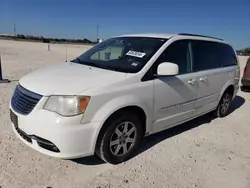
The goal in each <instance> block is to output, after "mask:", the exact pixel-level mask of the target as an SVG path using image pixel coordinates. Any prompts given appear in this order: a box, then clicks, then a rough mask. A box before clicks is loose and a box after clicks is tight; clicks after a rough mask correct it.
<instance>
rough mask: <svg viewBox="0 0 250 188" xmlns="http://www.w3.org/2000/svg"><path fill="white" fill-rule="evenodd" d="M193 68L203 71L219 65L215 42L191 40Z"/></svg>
mask: <svg viewBox="0 0 250 188" xmlns="http://www.w3.org/2000/svg"><path fill="white" fill-rule="evenodd" d="M192 53H193V69H194V71H203V70H209V69H215V68H219V67H221V62H220V54H219V52H218V50H217V43H215V42H209V41H198V40H194V41H192Z"/></svg>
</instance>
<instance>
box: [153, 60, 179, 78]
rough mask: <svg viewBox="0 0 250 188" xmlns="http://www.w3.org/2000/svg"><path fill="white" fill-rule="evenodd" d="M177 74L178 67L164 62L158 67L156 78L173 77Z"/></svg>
mask: <svg viewBox="0 0 250 188" xmlns="http://www.w3.org/2000/svg"><path fill="white" fill-rule="evenodd" d="M177 74H179V66H178V65H177V64H175V63H170V62H164V63H161V64H160V65H159V66H158V69H157V76H174V75H177Z"/></svg>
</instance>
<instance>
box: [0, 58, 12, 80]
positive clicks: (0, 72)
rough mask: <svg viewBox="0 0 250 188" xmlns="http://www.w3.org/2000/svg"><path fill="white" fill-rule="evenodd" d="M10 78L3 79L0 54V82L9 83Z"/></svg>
mask: <svg viewBox="0 0 250 188" xmlns="http://www.w3.org/2000/svg"><path fill="white" fill-rule="evenodd" d="M9 82H10V80H8V79H3V74H2V61H1V55H0V84H1V83H9Z"/></svg>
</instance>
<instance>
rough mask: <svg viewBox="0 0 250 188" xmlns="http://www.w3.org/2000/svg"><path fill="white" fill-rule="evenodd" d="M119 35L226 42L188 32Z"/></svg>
mask: <svg viewBox="0 0 250 188" xmlns="http://www.w3.org/2000/svg"><path fill="white" fill-rule="evenodd" d="M120 37H150V38H164V39H170V38H172V37H182V38H183V37H184V38H187V39H197V40H209V41H215V42H221V43H226V42H225V41H224V40H223V39H220V38H216V37H210V36H205V35H198V34H190V33H179V34H163V33H143V34H129V35H121V36H120ZM226 44H227V43H226Z"/></svg>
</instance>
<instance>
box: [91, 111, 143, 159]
mask: <svg viewBox="0 0 250 188" xmlns="http://www.w3.org/2000/svg"><path fill="white" fill-rule="evenodd" d="M142 137H143V129H142V123H141V121H140V119H139V118H138V117H137V116H136V115H135V114H132V113H129V112H124V111H123V112H122V113H119V114H117V115H115V116H114V117H112V118H111V119H109V120H108V121H107V122H106V123H105V124H104V129H103V130H102V131H101V133H100V135H99V137H98V140H97V145H96V151H95V152H96V154H97V156H98V157H99V158H101V159H102V160H104V161H106V162H108V163H111V164H119V163H121V162H124V161H126V160H128V159H129V158H130V157H131V155H132V154H133V153H134V152H135V150H136V149H137V147H138V145H139V144H140V142H141V140H142Z"/></svg>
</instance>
